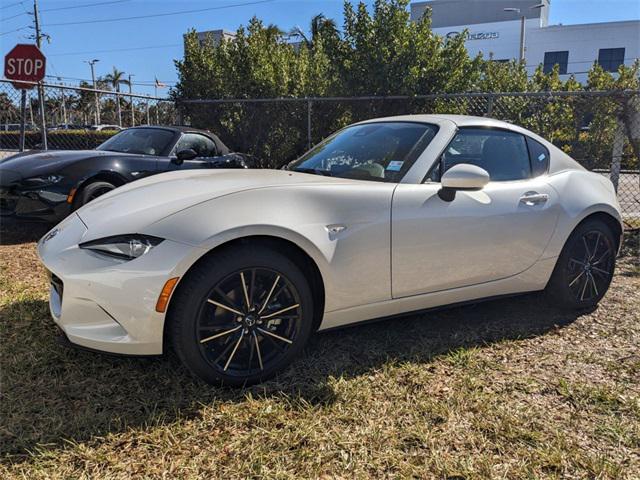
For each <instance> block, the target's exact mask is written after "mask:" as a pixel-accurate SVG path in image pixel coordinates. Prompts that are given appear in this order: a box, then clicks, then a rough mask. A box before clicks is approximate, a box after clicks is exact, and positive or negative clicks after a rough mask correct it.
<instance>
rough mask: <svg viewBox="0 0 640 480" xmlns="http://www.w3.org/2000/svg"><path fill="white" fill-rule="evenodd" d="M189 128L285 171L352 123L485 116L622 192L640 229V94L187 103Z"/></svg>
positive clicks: (183, 117) (184, 114) (183, 112)
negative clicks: (544, 143)
mask: <svg viewBox="0 0 640 480" xmlns="http://www.w3.org/2000/svg"><path fill="white" fill-rule="evenodd" d="M178 110H179V116H180V117H179V118H180V120H179V121H180V122H181V123H185V124H189V125H193V126H195V127H199V128H207V129H210V130H212V131H214V132H216V133H217V134H218V135H220V137H221V138H222V139H223V141H224V142H225V143H227V145H229V147H230V148H233V149H236V150H238V151H241V152H246V153H250V154H252V155H254V156H256V157H257V158H259V159H260V161H261V166H262V167H271V168H277V167H279V166H281V165H283V164H285V163H286V162H288V161H290V160H292V159H294V158H296V157H298V156H299V155H300V154H302V153H303V152H304V151H305V150H307V149H308V148H310V146H311V145H313V144H315V143H317V142H319V141H320V140H322V139H323V138H325V137H326V136H328V135H330V134H331V133H332V132H334V131H336V130H338V129H339V128H342V127H344V126H346V125H348V124H350V123H354V122H357V121H361V120H366V119H369V118H375V117H385V116H393V115H403V114H418V113H431V114H437V113H448V114H461V115H477V116H484V117H492V118H496V119H499V120H505V121H508V122H512V123H514V124H517V125H520V126H523V127H525V128H527V129H529V130H531V131H533V132H535V133H537V134H539V135H541V136H542V137H544V138H546V139H548V140H549V141H551V142H553V143H554V144H555V145H556V146H558V147H559V148H561V149H562V150H563V151H565V152H566V153H568V154H569V155H571V156H572V157H573V158H574V159H576V160H577V161H578V162H580V164H582V165H583V166H584V167H585V168H588V169H589V170H593V171H597V172H600V173H602V174H603V175H606V176H608V177H609V178H610V179H611V181H612V182H613V184H614V185H615V187H616V189H617V192H618V198H619V201H620V204H621V207H622V210H623V212H624V216H625V222H626V223H627V224H628V226H629V227H630V228H637V227H639V226H640V172H639V162H638V157H639V152H640V92H635V91H625V92H544V93H495V94H494V93H492V94H486V93H468V94H446V95H425V96H415V97H404V96H393V97H334V98H281V99H230V100H186V101H182V102H180V104H179V105H178Z"/></svg>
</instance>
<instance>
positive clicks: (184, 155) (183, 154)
mask: <svg viewBox="0 0 640 480" xmlns="http://www.w3.org/2000/svg"><path fill="white" fill-rule="evenodd" d="M197 156H198V152H196V151H195V150H194V149H193V148H185V149H184V150H180V151H179V152H178V153H177V154H176V158H175V159H174V160H173V163H175V164H176V165H182V163H184V161H185V160H193V159H194V158H196V157H197Z"/></svg>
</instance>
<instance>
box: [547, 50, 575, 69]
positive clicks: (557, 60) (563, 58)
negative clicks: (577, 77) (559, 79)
mask: <svg viewBox="0 0 640 480" xmlns="http://www.w3.org/2000/svg"><path fill="white" fill-rule="evenodd" d="M567 63H569V52H568V51H566V50H565V51H563V52H544V67H543V68H544V70H543V71H544V73H551V72H552V71H553V67H554V66H556V65H558V66H559V67H560V70H559V73H560V75H564V74H565V73H567Z"/></svg>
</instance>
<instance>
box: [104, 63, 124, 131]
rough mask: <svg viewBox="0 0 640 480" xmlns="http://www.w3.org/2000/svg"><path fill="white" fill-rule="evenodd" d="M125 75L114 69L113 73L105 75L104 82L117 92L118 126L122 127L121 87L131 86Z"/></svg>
mask: <svg viewBox="0 0 640 480" xmlns="http://www.w3.org/2000/svg"><path fill="white" fill-rule="evenodd" d="M124 75H125V73H124V72H122V71H120V70H118V69H117V68H116V67H113V71H112V72H111V73H109V74H108V75H105V77H104V80H105V81H106V82H107V83H108V84H109V85H110V86H111V87H113V89H114V90H115V91H116V105H117V109H118V125H120V126H122V111H121V109H120V95H119V93H120V85H129V80H127V79H125V78H124Z"/></svg>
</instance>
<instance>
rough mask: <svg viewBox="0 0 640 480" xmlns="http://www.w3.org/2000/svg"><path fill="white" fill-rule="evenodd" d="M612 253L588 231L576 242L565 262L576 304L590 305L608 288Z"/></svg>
mask: <svg viewBox="0 0 640 480" xmlns="http://www.w3.org/2000/svg"><path fill="white" fill-rule="evenodd" d="M614 256H615V249H614V247H613V245H612V244H611V240H610V239H609V238H608V237H607V236H606V235H604V234H603V233H602V232H600V231H599V230H591V231H588V232H586V233H584V234H583V235H582V236H581V241H580V242H576V243H575V245H574V247H573V249H572V251H571V254H570V257H569V261H568V262H567V279H568V280H569V288H570V289H571V292H572V293H573V295H574V297H575V299H576V300H577V301H579V302H590V301H592V300H594V299H598V300H599V297H600V292H605V291H606V290H607V288H609V283H611V278H612V277H613V266H614Z"/></svg>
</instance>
